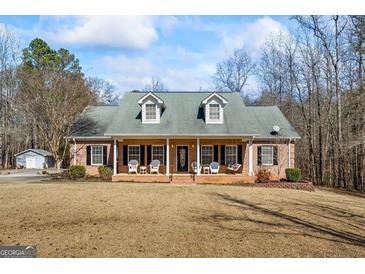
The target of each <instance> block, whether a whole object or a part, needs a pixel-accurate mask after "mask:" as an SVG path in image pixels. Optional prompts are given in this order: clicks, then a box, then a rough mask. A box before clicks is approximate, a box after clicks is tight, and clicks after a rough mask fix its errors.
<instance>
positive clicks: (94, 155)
mask: <svg viewBox="0 0 365 274" xmlns="http://www.w3.org/2000/svg"><path fill="white" fill-rule="evenodd" d="M102 164H103V146H91V165H102Z"/></svg>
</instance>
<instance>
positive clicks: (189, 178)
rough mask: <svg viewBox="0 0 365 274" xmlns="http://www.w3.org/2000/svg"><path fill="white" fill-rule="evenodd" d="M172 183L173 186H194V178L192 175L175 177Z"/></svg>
mask: <svg viewBox="0 0 365 274" xmlns="http://www.w3.org/2000/svg"><path fill="white" fill-rule="evenodd" d="M171 183H172V184H174V183H179V184H181V183H187V184H192V183H194V177H193V176H192V175H173V176H172V181H171Z"/></svg>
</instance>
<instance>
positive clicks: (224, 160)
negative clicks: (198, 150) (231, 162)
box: [221, 145, 226, 165]
mask: <svg viewBox="0 0 365 274" xmlns="http://www.w3.org/2000/svg"><path fill="white" fill-rule="evenodd" d="M225 164H226V146H225V145H221V165H225Z"/></svg>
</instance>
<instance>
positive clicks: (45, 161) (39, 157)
mask: <svg viewBox="0 0 365 274" xmlns="http://www.w3.org/2000/svg"><path fill="white" fill-rule="evenodd" d="M15 161H16V166H17V167H24V168H37V169H43V168H50V167H54V159H53V157H52V154H51V153H50V152H49V151H46V150H43V149H27V150H24V151H22V152H19V153H18V154H15Z"/></svg>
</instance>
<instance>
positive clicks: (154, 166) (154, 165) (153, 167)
mask: <svg viewBox="0 0 365 274" xmlns="http://www.w3.org/2000/svg"><path fill="white" fill-rule="evenodd" d="M151 173H157V174H159V173H160V161H159V160H153V161H152V162H151V164H150V174H151Z"/></svg>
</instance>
